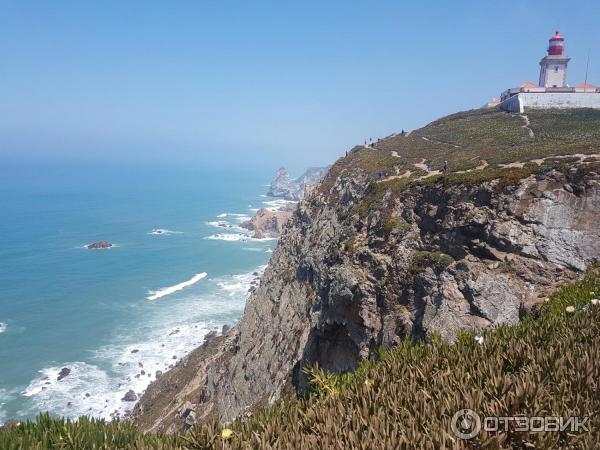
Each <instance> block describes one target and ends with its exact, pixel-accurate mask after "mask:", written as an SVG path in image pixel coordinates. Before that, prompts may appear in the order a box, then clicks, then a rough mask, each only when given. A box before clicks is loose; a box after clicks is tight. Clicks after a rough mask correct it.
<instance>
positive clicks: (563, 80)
mask: <svg viewBox="0 0 600 450" xmlns="http://www.w3.org/2000/svg"><path fill="white" fill-rule="evenodd" d="M564 53H565V38H564V37H563V36H561V35H560V33H559V32H558V31H557V32H556V34H555V35H554V36H552V37H551V38H550V41H549V45H548V55H547V56H545V57H544V58H542V60H541V61H540V86H541V87H545V88H562V87H567V65H568V64H569V60H570V59H569V58H567V57H566V56H565V54H564Z"/></svg>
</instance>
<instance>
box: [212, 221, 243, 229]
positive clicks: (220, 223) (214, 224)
mask: <svg viewBox="0 0 600 450" xmlns="http://www.w3.org/2000/svg"><path fill="white" fill-rule="evenodd" d="M240 222H241V221H240ZM206 225H208V226H209V227H215V228H225V229H228V230H235V231H240V232H244V228H241V227H239V226H237V225H233V224H231V223H229V222H227V221H226V220H218V221H211V222H206Z"/></svg>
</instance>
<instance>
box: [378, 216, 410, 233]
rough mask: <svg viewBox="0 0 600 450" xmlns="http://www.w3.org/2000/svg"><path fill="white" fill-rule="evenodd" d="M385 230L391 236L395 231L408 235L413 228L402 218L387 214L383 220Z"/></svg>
mask: <svg viewBox="0 0 600 450" xmlns="http://www.w3.org/2000/svg"><path fill="white" fill-rule="evenodd" d="M383 229H384V230H385V232H386V234H390V233H391V232H393V231H399V232H401V233H406V232H408V231H410V230H411V229H412V226H411V225H410V224H409V223H408V222H407V221H406V220H404V219H403V218H402V217H400V216H397V215H395V214H387V215H386V216H385V217H384V218H383Z"/></svg>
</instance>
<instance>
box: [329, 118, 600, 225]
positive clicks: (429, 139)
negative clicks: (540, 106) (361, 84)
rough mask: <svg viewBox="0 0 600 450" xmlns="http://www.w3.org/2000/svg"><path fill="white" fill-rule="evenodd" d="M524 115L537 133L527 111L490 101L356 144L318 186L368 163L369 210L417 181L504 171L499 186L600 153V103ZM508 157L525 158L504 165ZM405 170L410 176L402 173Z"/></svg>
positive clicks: (473, 178) (494, 175)
mask: <svg viewBox="0 0 600 450" xmlns="http://www.w3.org/2000/svg"><path fill="white" fill-rule="evenodd" d="M526 115H527V118H528V120H529V121H530V124H529V128H530V129H531V131H532V132H533V137H531V136H530V135H529V130H528V129H527V128H525V124H526V121H525V118H524V117H522V116H519V115H515V114H508V113H505V112H502V111H500V110H498V109H496V108H485V109H478V110H472V111H466V112H462V113H458V114H453V115H450V116H448V117H444V118H442V119H440V120H436V121H435V122H432V123H430V124H429V125H427V126H425V127H423V128H421V129H419V130H416V131H413V132H412V133H410V134H409V135H406V136H401V135H395V136H391V137H389V138H386V139H383V140H381V141H380V142H378V143H376V144H375V145H374V147H373V148H365V147H357V148H355V149H354V150H353V151H352V152H351V153H350V154H349V155H348V156H347V157H345V158H341V159H339V160H338V161H337V162H336V163H335V164H334V166H333V167H332V169H331V171H330V173H329V174H328V175H327V177H326V179H325V180H324V182H323V184H322V185H321V191H322V192H323V193H325V194H327V193H328V192H329V190H330V189H331V187H332V186H333V183H334V182H335V180H336V179H337V177H338V176H339V175H341V174H342V173H346V174H348V173H351V172H353V171H355V170H361V171H363V172H364V173H366V174H367V175H368V177H369V181H370V184H369V187H368V190H367V192H366V195H365V197H364V198H363V200H362V201H361V203H360V204H358V205H356V206H355V212H357V213H358V214H360V215H361V217H365V216H366V215H368V213H369V211H370V210H371V209H372V207H373V206H374V204H375V202H377V201H379V200H381V199H382V198H383V196H384V194H385V193H386V192H391V194H392V195H391V197H390V199H394V198H397V197H398V195H399V194H400V193H401V192H402V191H404V190H405V189H406V188H407V187H409V186H413V185H415V184H421V185H434V184H438V183H439V184H440V185H441V186H442V187H444V186H451V185H455V184H461V183H464V184H471V185H473V184H478V183H481V182H485V181H492V180H495V179H499V180H500V182H499V183H498V189H503V188H504V187H506V186H508V185H514V184H516V183H518V181H519V180H521V179H522V178H525V177H527V176H529V175H532V174H537V173H541V172H543V171H545V170H549V169H551V168H562V167H565V166H566V165H567V164H569V163H572V162H575V161H579V160H580V158H579V157H568V155H574V154H599V153H600V110H592V109H573V110H531V111H527V114H526ZM393 155H397V156H393ZM557 156H561V158H558V157H557ZM564 156H567V157H564ZM542 160H543V161H542ZM444 161H448V166H449V170H448V171H447V172H444V173H442V174H438V175H432V176H426V175H427V173H426V172H424V171H423V170H422V169H421V168H420V167H421V166H420V165H421V164H422V163H423V162H428V163H431V164H432V168H433V170H440V169H441V168H442V166H443V164H444ZM483 161H485V164H487V165H485V164H484V163H483ZM534 161H535V162H534ZM594 161H596V162H597V161H599V160H598V159H597V158H589V157H588V158H585V162H586V163H593V162H594ZM511 163H520V164H518V165H516V166H514V167H503V165H506V164H511ZM415 164H416V165H417V166H418V167H417V166H415ZM484 166H485V167H484ZM521 166H522V167H521ZM482 167H484V168H482ZM407 171H410V175H409V176H406V177H402V178H400V177H398V175H400V174H408V172H407ZM381 173H384V174H386V175H385V176H384V177H381V176H380V174H381ZM394 176H396V177H395V178H394ZM424 176H426V177H424Z"/></svg>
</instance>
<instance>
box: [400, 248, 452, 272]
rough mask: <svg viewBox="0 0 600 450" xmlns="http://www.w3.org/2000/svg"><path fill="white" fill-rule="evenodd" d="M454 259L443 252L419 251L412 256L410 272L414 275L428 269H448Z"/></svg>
mask: <svg viewBox="0 0 600 450" xmlns="http://www.w3.org/2000/svg"><path fill="white" fill-rule="evenodd" d="M453 262H454V258H452V256H450V255H446V254H445V253H442V252H428V251H417V252H414V253H413V254H412V255H411V259H410V265H409V266H408V270H410V271H411V272H413V273H419V272H423V271H424V270H425V269H426V268H427V267H432V266H433V267H440V268H444V267H448V266H449V265H450V264H452V263H453Z"/></svg>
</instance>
